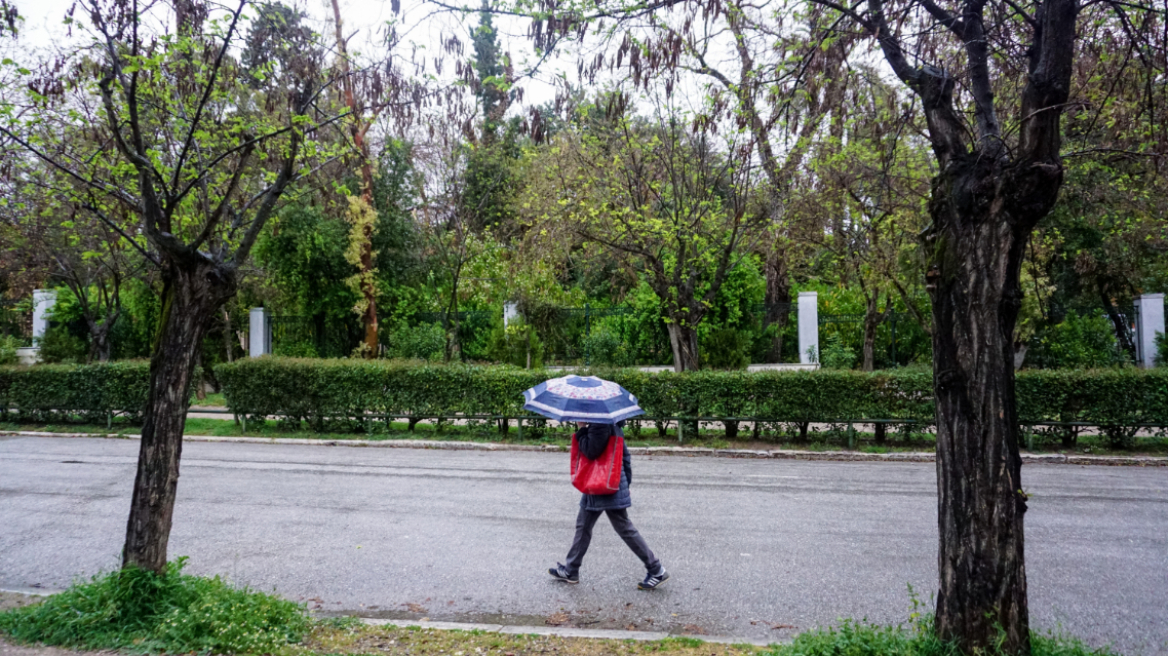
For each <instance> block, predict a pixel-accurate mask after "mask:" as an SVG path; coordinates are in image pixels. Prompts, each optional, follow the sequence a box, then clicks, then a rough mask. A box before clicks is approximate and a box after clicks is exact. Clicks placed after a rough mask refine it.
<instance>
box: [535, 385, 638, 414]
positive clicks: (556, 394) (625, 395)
mask: <svg viewBox="0 0 1168 656" xmlns="http://www.w3.org/2000/svg"><path fill="white" fill-rule="evenodd" d="M523 399H524V401H526V403H524V404H523V408H524V409H525V410H530V411H532V412H535V413H537V414H541V415H543V416H545V417H547V418H548V419H555V420H556V421H585V422H588V423H590V424H615V423H617V422H618V421H624V420H625V419H628V418H629V417H636V416H637V415H643V414H645V411H644V410H642V409H641V406H639V405H637V397H635V396H633V395H632V394H630V393H629V391H628V390H626V389H625V388H623V387H621V386H620V385H617V384H616V383H614V382H612V381H608V380H604V379H603V378H597V377H596V376H564V377H563V378H553V379H551V380H548V381H545V382H542V383H540V384H539V385H536V386H535V387H533V388H531V389H529V390H527V391H526V392H524V393H523Z"/></svg>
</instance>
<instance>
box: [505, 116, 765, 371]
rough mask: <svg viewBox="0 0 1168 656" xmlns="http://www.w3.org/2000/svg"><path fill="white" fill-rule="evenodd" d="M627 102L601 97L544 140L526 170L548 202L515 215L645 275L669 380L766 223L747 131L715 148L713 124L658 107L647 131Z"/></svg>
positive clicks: (695, 361)
mask: <svg viewBox="0 0 1168 656" xmlns="http://www.w3.org/2000/svg"><path fill="white" fill-rule="evenodd" d="M624 102H625V99H624V97H623V96H622V95H620V94H614V95H612V96H610V97H609V98H608V105H607V107H603V108H600V107H598V108H594V109H593V110H592V111H591V112H588V111H586V112H584V113H583V114H582V115H581V116H580V117H578V121H579V126H578V127H579V129H578V130H576V131H574V132H564V133H561V134H560V135H558V136H557V138H555V139H553V140H552V141H551V143H550V147H549V148H548V149H547V150H546V151H545V152H544V153H542V154H541V157H542V160H541V162H540V163H539V164H537V165H535V166H534V170H535V171H536V172H537V173H536V174H537V175H540V174H541V173H540V172H541V171H542V175H544V176H546V177H548V178H549V180H551V181H552V184H551V187H552V188H556V189H558V191H557V195H556V196H555V197H552V198H543V199H542V200H541V199H537V198H529V199H527V198H525V199H524V200H523V201H522V202H521V203H520V205H521V206H527V207H529V210H528V211H529V212H530V213H531V214H532V215H533V216H534V217H535V219H536V220H541V221H553V222H557V223H560V224H562V225H564V226H566V227H567V229H568V230H570V231H571V232H574V233H575V234H576V235H577V236H578V237H579V238H580V239H582V240H583V241H584V242H591V243H594V244H599V245H600V246H602V247H603V248H604V250H605V251H606V252H607V253H608V254H609V255H610V256H612V257H614V258H616V259H617V260H618V261H620V262H621V263H622V266H624V267H625V268H626V269H628V270H631V271H634V272H636V273H637V275H639V276H643V277H644V279H645V280H646V281H647V282H648V284H649V285H650V286H651V287H652V288H653V290H654V291H655V292H656V294H657V295H658V297H659V298H661V300H662V302H663V304H664V308H665V312H664V315H665V320H666V323H667V325H668V329H669V337H670V343H671V346H672V349H673V356H674V358H673V364H674V368H675V370H677V371H688V370H693V369H697V368H698V367H699V363H700V358H699V353H698V333H697V326H698V324H699V323H701V321H702V319H703V318H704V317H705V316H706V314H707V312H708V311H709V308H710V305H711V303H712V302H713V300H714V298H715V297H716V296H717V294H718V290H719V289H720V288H721V286H722V283H723V282H724V281H725V280H726V276H727V274H728V273H729V272H730V271H731V270H732V269H733V268H734V267H735V266H736V265H737V264H738V262H739V261H740V259H741V258H742V257H743V256H744V254H745V253H747V252H749V250H750V249H751V248H752V247H753V246H754V245H755V244H756V243H757V240H758V239H759V237H760V235H761V234H762V230H763V228H764V227H765V225H766V223H767V219H768V217H767V214H766V208H765V206H763V205H762V204H760V203H757V202H754V197H753V194H754V191H755V189H754V176H755V173H756V171H757V167H756V166H754V164H753V162H752V158H751V152H752V149H753V142H752V141H751V139H750V135H749V133H748V132H746V133H743V132H739V133H732V136H730V137H728V138H727V139H726V140H725V141H723V142H719V140H718V139H716V138H715V135H714V123H713V119H712V118H711V117H710V116H697V117H694V118H692V119H691V120H683V119H681V118H680V117H679V116H678V115H677V114H676V113H673V111H672V109H671V108H666V107H664V106H662V107H660V109H661V110H663V111H659V113H658V114H657V115H656V116H655V117H654V119H655V122H651V121H646V120H642V119H639V118H636V117H633V116H629V115H628V114H626V113H625V110H624V106H623V103H624ZM601 113H603V115H601ZM539 188H542V189H547V188H548V187H547V186H542V187H539Z"/></svg>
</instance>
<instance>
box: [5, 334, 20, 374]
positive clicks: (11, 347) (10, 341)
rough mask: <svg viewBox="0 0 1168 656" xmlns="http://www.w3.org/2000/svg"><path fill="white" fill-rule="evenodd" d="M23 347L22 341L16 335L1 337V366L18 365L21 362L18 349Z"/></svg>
mask: <svg viewBox="0 0 1168 656" xmlns="http://www.w3.org/2000/svg"><path fill="white" fill-rule="evenodd" d="M21 346H23V343H22V342H21V339H20V338H19V337H17V336H15V335H4V336H0V366H4V365H10V364H16V363H17V362H18V361H19V358H18V356H17V355H16V349H18V348H20V347H21Z"/></svg>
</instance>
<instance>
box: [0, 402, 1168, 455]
mask: <svg viewBox="0 0 1168 656" xmlns="http://www.w3.org/2000/svg"><path fill="white" fill-rule="evenodd" d="M208 397H210V395H208ZM191 411H192V412H198V408H194V407H193V408H192V409H191ZM73 419H75V420H76V421H75V422H74V421H72V420H73ZM246 425H247V429H246V430H244V427H243V424H241V423H237V422H235V421H233V420H232V417H231V415H224V416H223V418H222V419H214V418H203V417H192V418H188V419H187V423H186V433H187V434H188V435H208V436H215V437H266V438H292V439H306V440H324V441H342V440H436V441H459V442H479V443H484V444H488V443H489V444H537V445H552V446H559V447H563V448H565V449H566V448H567V447H568V446H569V445H570V442H571V429H569V428H568V427H565V426H546V427H539V428H537V427H532V426H527V427H525V428H524V431H523V435H522V437H520V433H519V431H518V430H517V428H516V426H515V425H514V422H512V425H511V427H510V430H509V431H507V432H501V431H499V430H498V428H497V426H496V425H495V424H494V423H486V422H481V421H479V422H472V423H459V424H456V423H454V422H445V423H444V424H439V423H430V422H424V423H418V424H416V425H415V426H414V427H413V430H410V426H409V423H408V422H406V421H390V422H387V421H385V420H383V419H378V420H376V421H368V422H366V423H365V424H364V425H362V424H361V423H360V422H357V421H349V422H346V421H343V420H336V421H331V422H330V424H329V425H328V426H326V428H327V430H325V431H324V432H316V431H314V430H312V429H311V427H309V426H307V425H305V424H304V423H303V422H301V423H299V425H297V424H296V422H288V421H279V420H266V421H264V420H258V419H252V420H249V421H248V422H247V424H246ZM820 428H821V429H822V430H812V431H810V432H809V433H808V439H806V440H802V441H801V440H797V439H793V438H792V437H791V436H789V435H785V434H765V433H764V434H763V435H762V436H760V439H757V440H755V439H752V437H751V433H750V431H748V430H743V431H741V432H740V433H739V437H738V439H735V440H727V439H726V438H725V433H724V432H723V431H721V430H717V429H703V430H702V431H701V432H700V434H699V435H698V436H697V437H696V438H694V437H692V436H691V434H690V433H687V434H686V439H685V441H684V442H678V440H677V434H676V431H675V429H673V428H670V429H669V430H668V431H666V433H665V435H664V436H662V435H661V434H659V433H658V431H657V430H656V429H655V428H654V427H652V426H651V425H650V426H644V427H642V429H641V430H640V431H639V433H634V432H632V431H626V436H625V441H626V443H628V445H629V446H679V445H680V446H686V447H702V448H712V449H751V450H768V449H791V450H798V451H856V452H861V453H903V452H922V451H923V452H931V451H933V450H934V449H935V448H936V440H935V438H934V436H933V435H932V434H928V433H913V434H912V436H911V438H907V439H906V438H903V437H900V435H899V434H897V435H896V437H895V438H894V437H893V435H892V434H890V435H889V436H888V439H887V440H886V441H885V442H884V443H881V444H877V443H876V442H875V436H874V435H873V434H872V433H866V432H860V431H857V432H856V433H855V435H854V442H853V444H854V446H853V448H850V449H849V448H848V437H847V433H846V432H845V431H843V430H840V429H839V428H838V427H834V426H830V427H826V429H825V427H822V426H821V427H820ZM0 430H8V431H18V430H24V431H48V432H72V433H100V434H108V433H113V434H122V435H136V434H137V433H138V432H139V431H140V426H138V425H136V424H133V423H130V422H129V421H127V420H126V419H125V418H122V417H116V418H114V420H113V424H112V427H107V426H106V425H105V423H104V422H103V423H99V424H92V423H84V422H83V421H82V419H81V418H80V417H76V418H62V420H61V421H56V422H53V423H48V424H44V423H32V422H28V421H19V420H18V421H8V422H0ZM1023 450H1024V451H1026V452H1029V453H1062V454H1067V455H1076V454H1084V455H1087V454H1090V455H1123V456H1131V455H1159V456H1163V455H1168V436H1163V435H1155V436H1147V435H1145V436H1141V437H1139V438H1137V440H1136V444H1135V447H1134V448H1132V449H1130V450H1121V449H1114V448H1112V447H1111V445H1110V444H1109V443H1108V441H1107V438H1106V437H1105V436H1103V435H1098V434H1082V435H1079V436H1078V439H1077V443H1076V444H1075V445H1074V446H1073V447H1070V448H1065V447H1063V446H1062V445H1061V444H1059V442H1058V441H1057V440H1054V439H1050V438H1048V437H1044V438H1042V439H1037V440H1035V441H1034V448H1033V449H1032V450H1027V449H1023Z"/></svg>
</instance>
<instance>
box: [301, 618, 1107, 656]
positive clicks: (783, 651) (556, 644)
mask: <svg viewBox="0 0 1168 656" xmlns="http://www.w3.org/2000/svg"><path fill="white" fill-rule="evenodd" d="M1031 641H1032V656H1117V655H1116V654H1115V652H1112V651H1111V650H1108V649H1106V648H1104V649H1092V648H1090V647H1088V646H1086V645H1084V644H1082V643H1081V642H1079V641H1077V640H1075V639H1072V638H1063V637H1058V636H1054V635H1049V634H1047V635H1042V634H1037V633H1035V634H1032V637H1031ZM292 649H293V650H294V651H296V652H300V653H302V654H303V653H304V652H308V653H311V654H330V655H331V654H336V655H342V654H344V655H347V654H363V655H370V656H372V655H374V654H384V655H387V656H406V655H407V654H408V655H412V656H439V655H442V654H445V655H447V656H460V655H461V656H474V655H477V654H496V655H498V656H535V655H537V654H539V655H546V654H556V655H557V656H605V655H616V656H624V655H628V656H635V655H637V654H669V655H671V656H962V655H961V652H959V651H958V650H957V649H955V648H954V647H953V646H952V645H949V644H946V643H944V642H942V641H940V640H938V639H937V638H936V637H935V636H934V635H933V634H932V631H931V628H930V625H929V624H928V623H927V622H922V623H921V624H920V625H919V626H911V627H908V628H906V627H903V626H897V627H889V626H877V625H873V624H867V623H864V622H852V621H845V622H843V623H841V624H840V625H838V626H835V627H831V628H827V629H819V630H815V631H808V632H806V633H802V634H800V635H798V636H796V638H795V639H794V641H793V642H791V643H789V644H784V645H771V646H769V647H756V646H754V645H749V644H735V645H724V644H720V643H712V642H704V641H703V640H701V639H700V638H695V637H691V636H671V637H669V638H666V639H664V640H653V641H634V640H597V639H588V638H562V637H558V636H540V635H533V634H524V635H513V634H503V633H485V632H480V633H477V634H476V633H474V632H462V631H442V630H435V629H420V628H418V627H393V626H377V627H371V626H360V625H353V626H349V627H344V628H337V627H334V626H332V625H326V624H323V623H322V624H319V625H317V626H316V627H315V628H314V629H313V631H312V633H311V635H310V636H309V637H308V639H307V640H306V641H305V643H304V644H303V645H300V646H296V647H293V648H292ZM984 656H1002V655H1001V652H1000V650H994V651H991V652H989V653H987V654H985V655H984Z"/></svg>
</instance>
